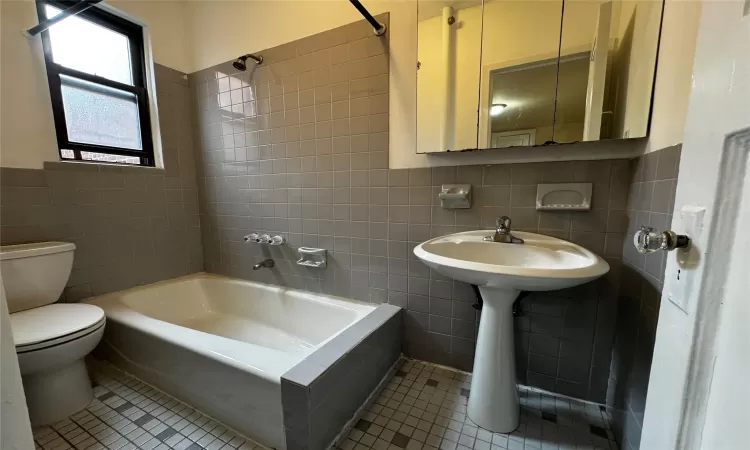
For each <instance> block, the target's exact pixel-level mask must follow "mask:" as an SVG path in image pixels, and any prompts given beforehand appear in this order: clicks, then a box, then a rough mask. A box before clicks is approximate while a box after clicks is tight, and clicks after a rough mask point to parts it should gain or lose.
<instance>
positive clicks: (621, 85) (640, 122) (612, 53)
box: [554, 0, 662, 143]
mask: <svg viewBox="0 0 750 450" xmlns="http://www.w3.org/2000/svg"><path fill="white" fill-rule="evenodd" d="M661 11H662V1H661V0H639V1H630V0H627V1H606V2H595V1H594V2H592V1H591V0H565V12H564V16H563V31H562V40H561V45H560V52H561V55H562V58H563V59H564V58H565V57H566V56H567V55H574V54H581V53H585V54H586V55H587V58H588V60H589V61H588V67H586V68H585V69H584V68H582V67H580V66H578V65H576V66H571V65H566V64H561V65H560V78H559V82H558V89H557V93H558V94H557V95H558V97H557V113H556V114H555V133H554V141H555V142H560V143H562V142H575V141H596V140H600V139H622V138H635V137H643V136H646V134H647V132H648V123H649V118H650V108H651V94H652V90H653V80H654V73H655V70H656V52H657V48H658V42H659V31H660V28H661ZM581 86H583V87H584V89H583V90H581ZM581 105H583V115H581V114H580V108H581ZM576 130H578V131H576Z"/></svg>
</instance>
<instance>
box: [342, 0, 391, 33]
mask: <svg viewBox="0 0 750 450" xmlns="http://www.w3.org/2000/svg"><path fill="white" fill-rule="evenodd" d="M349 2H350V3H351V4H352V5H354V7H355V8H357V11H359V13H360V14H362V17H364V18H365V20H366V21H368V22H369V23H370V25H372V28H373V31H374V32H375V35H376V36H382V35H384V34H385V31H386V28H385V24H382V23H380V22H378V21H377V20H375V18H374V17H372V14H370V11H368V10H367V8H365V7H364V5H362V3H360V2H359V0H349Z"/></svg>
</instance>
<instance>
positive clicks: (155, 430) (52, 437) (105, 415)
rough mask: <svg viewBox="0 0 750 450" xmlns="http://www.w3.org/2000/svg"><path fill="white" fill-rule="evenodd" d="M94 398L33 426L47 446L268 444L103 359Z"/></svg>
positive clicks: (225, 447)
mask: <svg viewBox="0 0 750 450" xmlns="http://www.w3.org/2000/svg"><path fill="white" fill-rule="evenodd" d="M92 378H93V380H94V382H95V383H96V386H95V387H94V401H93V402H91V404H90V405H89V406H88V407H87V408H86V409H85V410H83V411H81V412H79V413H76V414H74V415H72V416H71V417H70V418H68V419H65V420H63V421H61V422H58V423H55V424H53V425H51V426H44V427H39V428H36V429H34V443H35V444H36V448H37V449H43V450H67V449H76V450H104V449H108V450H136V449H139V450H167V449H176V450H199V449H209V450H237V449H239V450H253V449H256V448H257V449H258V450H263V449H264V447H262V446H260V445H258V444H256V443H255V442H253V441H251V440H250V439H247V438H245V437H243V436H240V435H239V434H237V433H235V432H234V431H232V430H230V429H228V428H227V427H225V426H224V425H222V424H220V423H218V422H216V421H215V420H212V419H211V418H209V417H207V416H205V415H203V414H201V413H200V412H198V411H196V410H195V409H193V408H191V407H189V406H187V405H185V404H184V403H181V402H180V401H178V400H175V399H174V398H172V397H170V396H169V395H167V394H165V393H163V392H161V391H158V390H156V389H154V388H152V387H151V386H149V385H147V384H145V383H143V382H141V381H139V380H137V379H136V378H134V377H131V376H129V375H127V374H125V373H123V372H120V371H119V370H117V369H115V368H113V367H112V366H109V365H108V364H105V363H96V364H95V371H94V374H93V375H92Z"/></svg>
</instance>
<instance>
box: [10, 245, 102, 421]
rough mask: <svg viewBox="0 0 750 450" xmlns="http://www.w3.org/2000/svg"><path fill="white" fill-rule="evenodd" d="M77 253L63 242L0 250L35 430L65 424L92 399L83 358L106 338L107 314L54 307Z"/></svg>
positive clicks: (92, 308) (70, 305)
mask: <svg viewBox="0 0 750 450" xmlns="http://www.w3.org/2000/svg"><path fill="white" fill-rule="evenodd" d="M74 251H75V245H74V244H70V243H63V242H43V243H35V244H21V245H7V246H0V274H1V275H2V281H3V287H4V288H5V293H6V298H7V301H8V309H9V310H10V313H11V314H10V322H11V328H12V329H13V340H14V342H15V345H16V354H17V355H18V364H19V366H20V369H21V376H22V379H23V386H24V392H25V394H26V403H27V406H28V409H29V417H30V419H31V423H32V424H33V425H34V426H39V425H46V424H50V423H54V422H57V421H60V420H62V419H65V418H66V417H68V416H70V415H71V414H74V413H76V412H78V411H80V410H82V409H83V408H85V407H86V406H87V405H88V404H89V403H90V402H91V400H92V399H93V390H92V388H91V381H90V379H89V376H88V373H87V371H86V365H85V363H84V358H85V357H86V355H88V354H89V353H90V352H91V351H92V350H93V349H94V347H96V345H97V344H98V343H99V341H100V340H101V337H102V334H103V333H104V325H105V321H106V319H105V316H104V311H103V310H102V309H101V308H99V307H97V306H94V305H88V304H77V303H55V302H56V301H57V300H58V299H59V298H60V294H61V293H62V291H63V289H64V288H65V284H66V283H67V281H68V277H69V276H70V271H71V269H72V267H73V252H74Z"/></svg>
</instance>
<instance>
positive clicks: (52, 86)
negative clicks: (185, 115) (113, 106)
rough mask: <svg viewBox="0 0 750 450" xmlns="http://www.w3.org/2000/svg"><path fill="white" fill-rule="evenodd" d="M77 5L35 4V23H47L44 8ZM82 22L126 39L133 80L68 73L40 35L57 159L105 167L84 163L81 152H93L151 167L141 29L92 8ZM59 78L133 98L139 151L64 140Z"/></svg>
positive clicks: (52, 0) (46, 37)
mask: <svg viewBox="0 0 750 450" xmlns="http://www.w3.org/2000/svg"><path fill="white" fill-rule="evenodd" d="M75 3H77V2H73V1H65V0H62V1H61V0H50V1H37V2H36V8H37V16H38V18H39V22H42V21H44V20H46V19H47V15H46V12H45V6H46V5H50V6H54V7H56V8H59V9H63V10H64V9H66V8H68V7H70V6H72V5H74V4H75ZM77 16H80V17H81V18H83V19H86V20H87V21H90V22H93V23H95V24H97V25H100V26H102V27H104V28H107V29H109V30H112V31H114V32H117V33H120V34H122V35H124V36H125V37H127V39H128V44H129V48H130V64H131V71H132V77H133V85H132V86H131V85H129V84H125V83H120V82H117V81H113V80H110V79H107V78H104V77H101V76H97V75H91V74H89V73H86V72H82V71H80V70H76V69H71V68H69V67H65V66H63V65H61V64H58V63H56V62H55V61H54V58H53V55H52V43H51V42H50V36H49V31H47V30H45V31H43V32H42V33H41V35H42V47H43V49H44V61H45V65H46V67H47V82H48V84H49V91H50V98H51V100H52V115H53V116H54V120H55V133H56V134H57V146H58V151H59V153H60V159H61V160H64V161H90V162H97V163H105V164H106V162H103V161H92V160H84V159H83V158H82V157H81V152H82V151H83V152H94V153H102V154H108V155H117V156H130V157H137V158H139V161H140V164H139V165H141V166H150V167H153V166H155V163H156V160H155V158H154V143H153V136H152V130H151V111H150V108H149V97H148V89H147V82H146V80H147V75H146V54H145V46H144V42H143V27H142V26H141V25H138V24H136V23H133V22H131V21H129V20H127V19H124V18H122V17H119V16H117V15H115V14H112V13H110V12H107V11H104V10H103V9H101V8H99V7H97V6H93V7H91V8H89V9H87V10H85V11H83V12H81V13H79V14H77ZM61 75H65V76H69V77H72V78H77V79H80V80H83V81H85V82H88V83H93V84H97V85H101V86H104V89H106V88H114V89H118V90H121V91H127V92H130V93H132V94H134V95H135V97H136V99H137V105H138V120H139V122H140V132H141V147H142V148H143V149H142V150H133V149H128V148H121V147H111V146H106V145H97V144H88V143H83V142H75V141H71V140H70V139H69V138H68V128H67V122H66V121H65V108H64V106H63V98H62V79H61ZM63 150H71V151H73V155H74V158H73V159H70V158H64V157H63V154H62V151H63Z"/></svg>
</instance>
